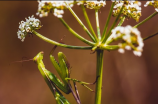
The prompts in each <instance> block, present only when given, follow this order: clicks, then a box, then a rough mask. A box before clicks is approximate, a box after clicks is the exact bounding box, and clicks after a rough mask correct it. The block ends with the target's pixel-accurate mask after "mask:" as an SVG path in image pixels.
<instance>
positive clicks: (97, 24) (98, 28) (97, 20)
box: [95, 9, 101, 41]
mask: <svg viewBox="0 0 158 104" xmlns="http://www.w3.org/2000/svg"><path fill="white" fill-rule="evenodd" d="M95 18H96V27H97V34H98V39H99V41H100V40H101V35H100V27H99V17H98V9H96V10H95Z"/></svg>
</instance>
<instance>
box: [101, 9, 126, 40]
mask: <svg viewBox="0 0 158 104" xmlns="http://www.w3.org/2000/svg"><path fill="white" fill-rule="evenodd" d="M123 8H124V6H122V8H121V10H120V12H119V14H118V15H117V17H116V19H115V21H114V23H113V24H112V26H111V28H110V30H109V32H108V33H107V35H106V36H105V38H103V39H102V43H105V42H106V40H107V39H108V37H109V36H110V33H111V30H112V29H113V28H114V26H115V25H116V23H117V21H118V20H119V17H120V15H121V14H122V10H123Z"/></svg>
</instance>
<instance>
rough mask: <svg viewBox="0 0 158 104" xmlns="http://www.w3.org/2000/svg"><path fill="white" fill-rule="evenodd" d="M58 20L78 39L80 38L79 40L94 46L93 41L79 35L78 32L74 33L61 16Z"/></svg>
mask: <svg viewBox="0 0 158 104" xmlns="http://www.w3.org/2000/svg"><path fill="white" fill-rule="evenodd" d="M59 19H60V21H61V22H62V23H63V24H64V26H65V27H66V28H67V29H68V30H69V31H70V32H71V33H72V34H73V35H74V36H76V37H77V38H78V39H80V40H81V41H83V42H84V43H86V44H88V45H90V46H94V45H95V43H93V42H91V41H89V40H87V39H85V38H84V37H82V36H80V35H79V34H78V33H76V32H75V31H74V30H73V29H72V28H71V27H69V25H68V24H67V23H66V22H65V21H64V20H63V19H62V18H59Z"/></svg>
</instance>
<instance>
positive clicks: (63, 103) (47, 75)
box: [33, 52, 70, 104]
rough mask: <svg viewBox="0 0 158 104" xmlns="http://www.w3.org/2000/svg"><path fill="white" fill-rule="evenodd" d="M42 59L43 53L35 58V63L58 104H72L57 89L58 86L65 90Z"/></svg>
mask: <svg viewBox="0 0 158 104" xmlns="http://www.w3.org/2000/svg"><path fill="white" fill-rule="evenodd" d="M42 59H43V52H39V53H38V54H37V55H36V56H35V57H34V58H33V60H34V62H36V64H37V65H38V69H39V71H40V73H41V74H42V76H43V78H44V79H45V81H46V83H47V85H48V86H49V88H50V89H51V91H52V93H53V95H54V97H55V100H56V102H57V104H70V103H69V102H68V101H67V99H66V98H65V97H64V96H63V95H62V94H61V92H60V91H59V90H58V89H57V88H56V86H57V87H58V88H60V87H61V88H60V89H62V88H63V86H62V84H61V82H60V81H59V79H57V78H56V76H55V75H54V74H53V73H51V72H50V71H48V70H47V69H46V68H45V65H44V63H43V61H42ZM60 84H61V85H60ZM62 90H65V89H62Z"/></svg>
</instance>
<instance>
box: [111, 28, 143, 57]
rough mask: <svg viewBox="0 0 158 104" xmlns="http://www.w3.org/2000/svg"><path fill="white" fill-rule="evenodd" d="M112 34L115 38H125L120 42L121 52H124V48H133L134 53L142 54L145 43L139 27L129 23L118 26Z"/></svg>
mask: <svg viewBox="0 0 158 104" xmlns="http://www.w3.org/2000/svg"><path fill="white" fill-rule="evenodd" d="M111 36H112V38H113V39H114V40H119V39H121V40H123V43H119V44H118V45H119V47H120V48H119V50H118V51H119V52H120V53H124V49H126V50H131V49H133V53H134V54H135V55H136V56H141V54H142V53H141V52H142V51H143V46H144V43H143V39H142V38H141V35H140V32H139V31H138V29H137V28H133V27H131V26H129V25H128V26H126V27H122V26H118V27H116V28H114V29H113V30H112V34H111Z"/></svg>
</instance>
